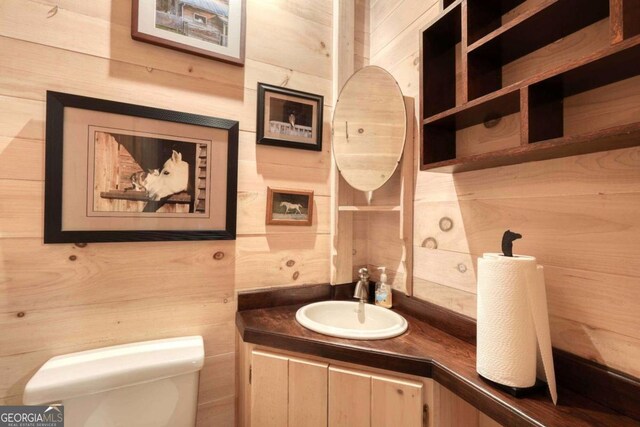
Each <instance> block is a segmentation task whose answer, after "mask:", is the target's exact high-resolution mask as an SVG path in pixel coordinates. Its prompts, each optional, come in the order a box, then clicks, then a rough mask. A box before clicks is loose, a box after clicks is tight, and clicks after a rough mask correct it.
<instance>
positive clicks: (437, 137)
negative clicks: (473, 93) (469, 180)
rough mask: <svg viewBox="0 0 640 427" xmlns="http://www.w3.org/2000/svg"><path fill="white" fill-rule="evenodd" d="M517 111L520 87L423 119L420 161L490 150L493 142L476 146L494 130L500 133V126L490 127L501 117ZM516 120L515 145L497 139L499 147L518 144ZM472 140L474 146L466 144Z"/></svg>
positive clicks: (453, 157) (446, 158)
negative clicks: (504, 144) (483, 145)
mask: <svg viewBox="0 0 640 427" xmlns="http://www.w3.org/2000/svg"><path fill="white" fill-rule="evenodd" d="M519 111H520V89H512V90H503V91H499V92H496V93H493V94H490V95H488V96H486V97H484V98H483V99H478V100H476V101H473V102H470V103H468V104H466V105H465V106H464V107H458V108H454V109H452V110H449V111H446V112H444V113H441V114H439V115H436V116H432V117H430V118H428V119H426V120H424V121H423V128H422V130H423V145H422V164H423V165H427V164H429V163H437V162H441V161H448V160H453V159H455V158H456V156H460V155H464V154H469V153H478V152H481V151H482V150H483V149H490V147H491V146H494V145H487V146H486V147H480V143H481V140H486V139H487V137H490V136H491V135H492V133H494V132H496V131H500V133H501V132H502V131H503V130H504V129H501V128H498V129H493V126H494V125H497V124H499V123H500V121H501V119H502V118H504V117H506V116H510V115H513V114H515V113H518V112H519ZM517 120H518V129H517V134H516V135H512V136H515V138H516V140H515V144H511V141H513V138H509V140H504V141H501V142H500V143H499V144H498V146H499V147H501V144H502V143H508V144H510V145H519V144H520V133H519V129H520V119H519V118H517ZM496 135H497V134H496ZM481 136H482V138H480V137H481ZM502 136H503V137H504V135H502ZM474 140H477V141H476V142H477V145H478V146H477V147H474V146H473V145H470V144H469V142H470V141H474ZM463 141H464V142H463ZM460 144H464V145H460ZM471 144H474V142H471Z"/></svg>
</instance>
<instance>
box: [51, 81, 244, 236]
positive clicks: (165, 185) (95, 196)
mask: <svg viewBox="0 0 640 427" xmlns="http://www.w3.org/2000/svg"><path fill="white" fill-rule="evenodd" d="M46 128H47V134H46V158H45V206H44V214H45V223H44V242H45V243H65V242H66V243H75V242H123V241H144V240H212V239H225V240H228V239H235V236H236V197H237V196H236V192H237V181H238V128H239V126H238V122H236V121H232V120H225V119H218V118H215V117H207V116H201V115H196V114H188V113H180V112H176V111H169V110H162V109H158V108H151V107H144V106H140V105H132V104H124V103H120V102H113V101H106V100H102V99H94V98H87V97H84V96H78V95H71V94H66V93H60V92H47V124H46Z"/></svg>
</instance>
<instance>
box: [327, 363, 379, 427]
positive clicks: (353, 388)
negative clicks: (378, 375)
mask: <svg viewBox="0 0 640 427" xmlns="http://www.w3.org/2000/svg"><path fill="white" fill-rule="evenodd" d="M370 426H371V375H367V374H365V373H363V372H358V371H352V370H349V369H342V368H336V367H333V366H330V367H329V427H370Z"/></svg>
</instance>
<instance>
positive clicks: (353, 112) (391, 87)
mask: <svg viewBox="0 0 640 427" xmlns="http://www.w3.org/2000/svg"><path fill="white" fill-rule="evenodd" d="M406 115H407V113H406V109H405V105H404V98H403V97H402V92H401V91H400V87H399V86H398V83H396V81H395V79H394V78H393V77H392V76H391V74H389V73H388V72H387V71H385V70H384V69H382V68H380V67H376V66H367V67H364V68H362V69H360V70H359V71H357V72H356V73H355V74H354V75H353V76H351V78H350V79H349V80H348V81H347V83H346V84H345V85H344V88H342V92H340V96H339V97H338V102H337V103H336V108H335V111H334V114H333V122H332V130H333V144H332V145H333V152H334V156H335V159H336V163H337V165H338V169H339V170H340V173H341V174H342V176H343V177H344V179H345V180H346V181H347V182H348V183H349V185H351V186H352V187H353V188H355V189H357V190H360V191H373V190H376V189H378V188H380V187H381V186H382V185H383V184H384V183H385V182H387V180H388V179H389V178H391V176H392V175H393V172H394V171H395V170H396V167H397V166H398V162H399V161H400V158H401V157H402V150H403V148H404V141H405V135H406V131H407V123H406V122H407V118H406Z"/></svg>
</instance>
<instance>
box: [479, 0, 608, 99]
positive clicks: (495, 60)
mask: <svg viewBox="0 0 640 427" xmlns="http://www.w3.org/2000/svg"><path fill="white" fill-rule="evenodd" d="M586 3H588V4H586ZM608 16H609V0H588V2H585V0H547V1H545V2H543V3H541V4H540V5H538V6H537V7H535V8H533V9H531V10H529V11H527V12H525V13H523V14H521V15H519V16H517V17H516V18H514V19H512V20H511V21H509V22H507V23H506V24H505V25H503V26H501V27H500V28H498V29H497V30H495V31H493V32H491V33H489V34H488V35H486V36H485V37H483V38H482V39H480V40H478V41H476V42H475V43H473V44H472V45H470V46H469V47H468V58H467V60H468V73H469V75H468V77H469V83H468V87H469V89H468V90H469V99H475V98H478V97H480V96H483V95H485V94H487V93H490V92H492V91H495V90H499V89H500V88H501V87H502V66H504V65H506V64H509V63H511V62H513V61H515V60H516V59H519V58H521V57H523V56H525V55H527V54H529V53H532V52H534V51H536V50H538V49H540V48H542V47H544V46H547V45H549V44H551V43H553V42H555V41H557V40H559V39H562V38H563V37H565V36H568V35H569V34H572V33H575V32H577V31H579V30H581V29H583V28H585V27H588V26H589V25H591V24H594V23H596V22H598V21H600V20H603V19H605V18H607V17H608ZM541 29H544V30H541Z"/></svg>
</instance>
